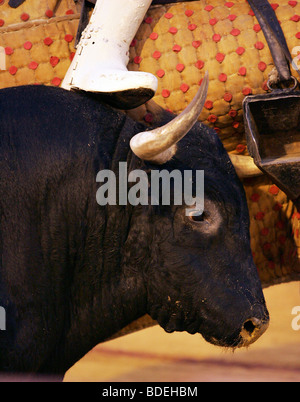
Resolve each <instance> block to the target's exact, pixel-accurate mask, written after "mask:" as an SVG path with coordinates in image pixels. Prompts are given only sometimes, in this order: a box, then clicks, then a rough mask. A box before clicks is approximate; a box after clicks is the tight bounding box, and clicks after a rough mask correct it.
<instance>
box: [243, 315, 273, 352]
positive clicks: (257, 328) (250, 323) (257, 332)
mask: <svg viewBox="0 0 300 402" xmlns="http://www.w3.org/2000/svg"><path fill="white" fill-rule="evenodd" d="M268 327H269V319H268V318H263V319H260V318H256V317H252V318H250V319H248V320H247V321H245V323H244V325H243V327H242V331H241V333H240V337H241V340H240V343H239V345H238V347H239V348H242V347H247V346H249V345H251V344H252V343H254V342H256V341H257V340H258V338H260V337H261V336H262V335H263V334H264V333H265V332H266V330H267V329H268Z"/></svg>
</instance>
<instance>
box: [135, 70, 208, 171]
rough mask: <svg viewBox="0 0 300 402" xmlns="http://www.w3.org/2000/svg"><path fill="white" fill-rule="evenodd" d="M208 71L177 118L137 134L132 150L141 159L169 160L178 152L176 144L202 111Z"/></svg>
mask: <svg viewBox="0 0 300 402" xmlns="http://www.w3.org/2000/svg"><path fill="white" fill-rule="evenodd" d="M208 83H209V78H208V72H206V73H205V76H204V79H203V81H202V84H201V86H200V89H199V90H198V92H197V94H196V96H195V98H194V99H193V101H192V102H191V103H190V105H189V106H188V107H187V108H186V109H185V110H184V111H183V112H182V113H181V114H180V115H179V116H177V117H175V119H173V120H172V121H170V122H169V123H168V124H166V125H165V126H163V127H159V128H156V129H155V130H152V131H145V132H142V133H139V134H137V135H135V136H134V137H133V138H132V139H131V141H130V147H131V150H132V152H133V153H134V154H135V155H136V156H138V157H139V158H140V159H143V160H146V161H151V162H153V163H156V164H159V165H160V164H163V163H166V162H168V161H169V160H170V159H171V158H172V157H173V156H174V155H175V153H176V144H177V142H178V141H180V140H181V139H182V138H183V137H184V136H185V135H186V134H187V133H188V132H189V131H190V130H191V128H192V127H193V126H194V125H195V123H196V122H197V120H198V118H199V115H200V113H201V112H202V109H203V106H204V104H205V100H206V97H207V91H208Z"/></svg>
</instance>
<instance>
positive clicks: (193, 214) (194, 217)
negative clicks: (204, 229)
mask: <svg viewBox="0 0 300 402" xmlns="http://www.w3.org/2000/svg"><path fill="white" fill-rule="evenodd" d="M189 219H190V220H191V221H192V222H204V221H205V212H203V213H202V214H200V215H198V214H197V213H196V212H191V213H190V214H189Z"/></svg>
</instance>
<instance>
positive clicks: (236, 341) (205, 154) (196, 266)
mask: <svg viewBox="0 0 300 402" xmlns="http://www.w3.org/2000/svg"><path fill="white" fill-rule="evenodd" d="M208 81H209V80H208V73H206V74H205V77H204V79H203V82H202V84H201V87H200V89H199V91H198V93H197V94H196V96H195V98H194V100H193V101H192V103H191V104H190V105H189V106H188V107H187V108H186V109H185V111H183V112H182V113H181V114H180V115H179V116H177V117H175V118H174V119H173V120H172V121H170V122H169V123H168V124H166V125H164V126H162V127H159V128H157V129H155V130H152V131H145V132H141V133H139V134H137V135H135V136H134V137H133V138H132V139H131V142H130V147H131V150H132V151H133V153H134V154H135V155H136V156H138V158H140V159H142V160H144V161H148V162H150V163H151V164H153V165H154V166H155V165H163V164H164V165H165V166H166V167H167V168H168V164H169V165H170V166H178V165H177V164H179V165H181V166H186V167H192V169H195V168H197V170H198V168H199V169H204V171H205V210H204V214H203V215H202V216H197V215H195V216H190V217H186V216H185V215H184V213H183V211H181V210H180V208H179V209H177V210H176V212H175V214H174V216H173V217H172V219H171V221H170V220H166V221H165V222H164V223H161V222H160V219H161V220H164V219H165V217H164V215H162V216H161V217H159V216H156V217H154V218H153V219H154V220H155V221H156V222H157V224H158V225H163V226H164V231H163V233H168V236H169V238H168V241H167V243H165V238H164V236H162V237H161V239H159V240H158V243H159V246H158V247H157V250H159V251H157V253H158V255H156V256H155V257H154V259H155V260H160V256H159V252H160V251H161V250H163V251H162V254H163V255H169V257H168V259H167V260H166V259H165V258H164V257H162V259H161V261H160V262H159V264H158V265H157V266H156V268H155V267H153V268H152V269H151V277H150V278H148V280H147V283H148V284H150V283H153V285H151V286H150V285H149V288H148V295H149V296H148V297H149V300H148V306H149V307H148V310H149V314H150V315H151V317H152V318H153V319H155V320H157V321H158V322H159V324H160V325H161V326H162V327H163V328H164V329H165V330H166V331H167V332H173V331H178V330H179V331H180V330H186V329H187V331H188V332H190V333H196V332H200V333H201V334H202V335H203V336H204V338H205V339H207V340H208V341H209V342H211V343H214V344H217V345H220V346H234V347H236V346H238V347H241V346H248V345H250V344H251V343H253V342H255V341H256V340H257V339H258V338H259V337H260V336H261V335H262V334H263V333H264V332H265V331H266V329H267V328H268V325H269V320H268V313H267V310H266V308H265V302H264V298H263V294H262V290H261V285H260V281H259V277H258V274H257V270H256V267H255V265H254V262H253V258H252V254H251V249H250V236H249V213H248V209H247V202H246V197H245V194H244V190H243V186H242V184H241V183H240V181H239V180H238V177H237V175H236V174H235V171H234V169H233V168H232V164H231V163H230V160H229V157H228V155H227V153H226V151H225V150H224V148H223V147H222V144H221V143H220V140H219V138H218V137H217V135H216V133H215V132H214V131H213V130H210V129H208V128H205V126H203V125H202V126H201V125H199V126H195V123H196V122H197V120H198V118H199V115H200V113H201V111H202V108H203V106H204V103H205V100H206V96H207V91H208ZM194 126H195V128H193V127H194ZM188 133H189V134H188ZM187 134H188V135H187ZM184 137H185V138H184ZM192 137H193V138H192ZM195 137H196V138H195ZM201 137H203V138H202V139H201ZM180 140H182V141H183V145H182V142H180V144H178V142H179V141H180ZM206 142H207V143H208V144H209V145H208V146H207V147H206V145H205V144H206ZM187 149H189V151H190V155H189V156H188V157H187V155H186V150H187ZM201 155H202V156H201ZM189 158H190V160H189ZM190 161H191V163H190ZM238 162H239V164H240V163H241V162H240V161H238ZM154 168H155V167H154ZM169 168H170V167H169ZM250 170H252V171H251V174H253V168H251V169H250ZM242 171H244V170H243V169H242ZM214 177H216V182H214ZM218 186H219V187H218ZM217 187H218V188H217ZM170 244H174V247H173V248H172V251H169V252H168V248H169V246H170ZM178 246H179V247H178ZM174 256H175V257H174ZM174 267H176V270H174V273H173V274H172V275H174V278H177V279H178V283H177V282H176V283H177V284H176V285H175V287H174V288H173V287H172V286H171V288H170V289H169V290H167V292H169V293H168V294H167V295H165V296H164V293H165V291H166V290H165V289H167V288H168V285H169V284H168V282H166V283H161V282H162V280H161V277H159V276H158V272H159V271H160V270H162V271H163V270H164V269H166V270H167V271H168V272H169V270H171V271H172V270H173V269H174ZM182 267H188V271H189V275H187V274H186V272H185V271H184V270H183V269H182ZM183 272H185V273H183ZM168 275H170V273H168ZM152 278H154V279H152ZM174 278H173V280H174ZM225 278H226V279H225ZM227 279H228V282H226V281H227ZM206 280H207V281H208V283H209V285H208V286H207V287H206V288H205V289H203V288H202V284H203V282H204V281H206ZM210 282H211V288H210V289H209V286H210ZM158 284H159V285H158ZM198 284H199V287H198ZM181 287H182V288H183V289H185V290H184V291H181V290H180V288H181ZM158 288H159V289H158ZM185 292H187V295H185ZM193 293H194V294H196V295H197V297H194V298H192V297H191V296H190V295H191V294H193ZM213 294H214V295H215V296H212V295H213ZM173 299H174V300H175V304H174V306H173V307H172V300H173ZM241 306H243V307H242V308H241ZM239 309H241V311H240V317H238V316H239V314H237V311H238V310H239ZM191 311H193V313H191ZM192 314H194V316H191V315H192ZM183 317H184V318H183Z"/></svg>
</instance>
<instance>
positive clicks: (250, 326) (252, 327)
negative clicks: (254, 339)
mask: <svg viewBox="0 0 300 402" xmlns="http://www.w3.org/2000/svg"><path fill="white" fill-rule="evenodd" d="M243 328H244V329H245V330H246V331H247V332H248V334H249V335H250V336H251V335H252V334H253V332H254V331H255V329H256V328H257V327H256V326H255V325H254V323H253V321H252V320H248V321H246V322H245V324H244V326H243Z"/></svg>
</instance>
